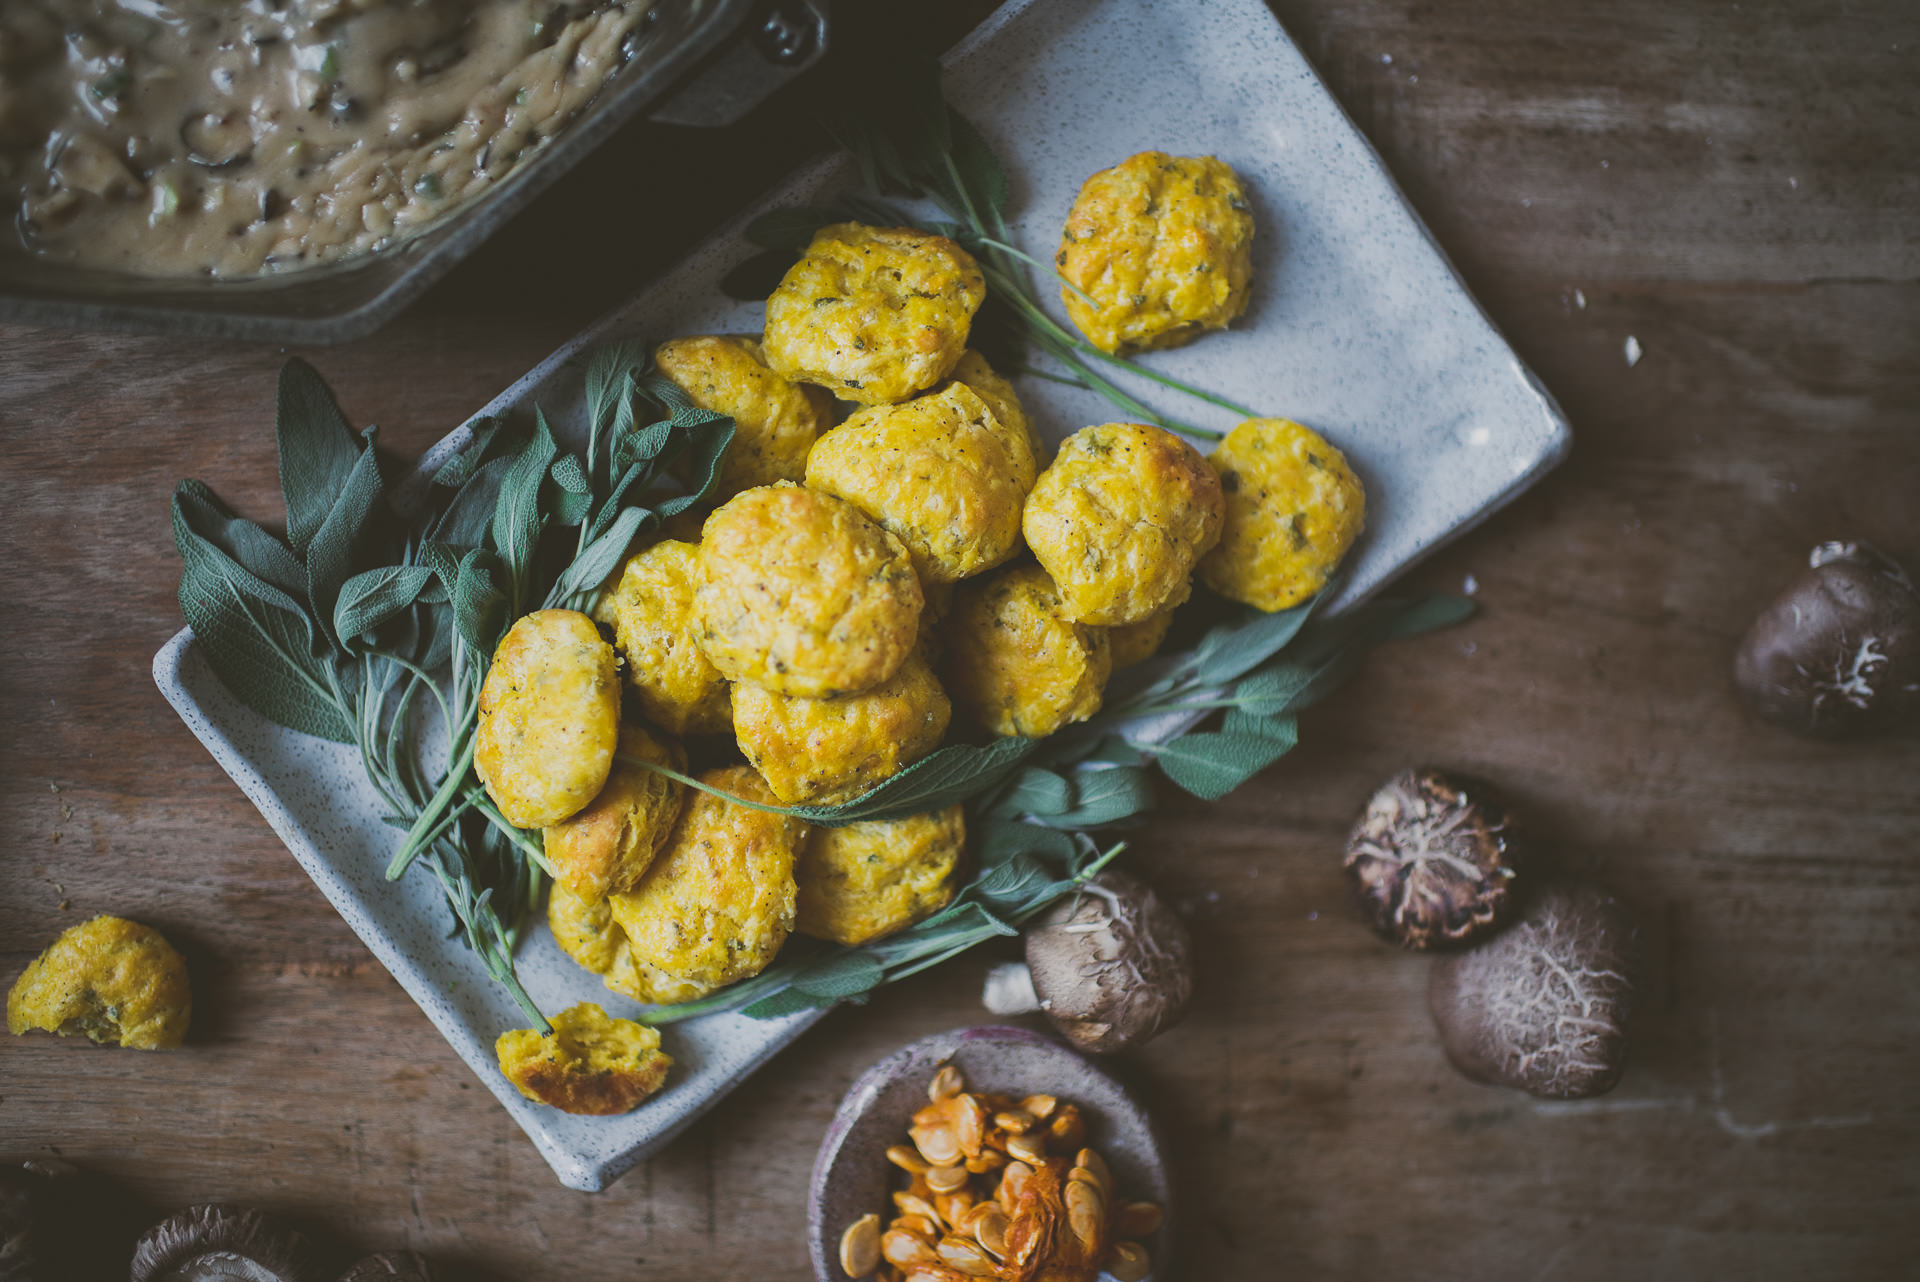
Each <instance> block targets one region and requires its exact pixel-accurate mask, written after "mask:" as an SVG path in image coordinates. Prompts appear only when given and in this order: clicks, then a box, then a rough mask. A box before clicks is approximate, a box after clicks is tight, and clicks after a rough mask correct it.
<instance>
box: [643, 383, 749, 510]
mask: <svg viewBox="0 0 1920 1282" xmlns="http://www.w3.org/2000/svg"><path fill="white" fill-rule="evenodd" d="M692 412H693V413H695V414H703V415H708V412H707V411H705V410H695V411H692ZM674 419H675V426H678V425H679V419H680V415H679V414H678V413H676V414H675V415H674ZM733 432H734V425H733V420H732V419H730V418H728V417H727V416H726V415H724V414H710V415H708V416H707V417H705V418H702V419H700V420H699V421H697V422H693V423H691V424H690V425H689V426H688V427H687V428H686V437H687V444H686V448H685V453H684V455H683V456H682V458H681V461H680V470H681V472H682V474H683V475H685V476H686V477H687V484H688V486H689V487H690V492H688V493H686V494H679V495H675V496H674V497H673V498H670V499H665V500H663V501H662V502H661V504H660V515H661V516H663V517H668V516H678V515H679V514H680V513H682V512H684V511H686V510H687V509H688V508H690V507H692V506H693V505H694V504H696V503H699V502H701V501H703V500H704V499H705V498H706V497H707V495H709V494H711V493H712V492H713V487H714V486H716V485H718V484H719V483H720V465H721V463H722V462H723V461H724V460H725V459H726V456H727V447H728V446H729V445H731V444H732V443H733Z"/></svg>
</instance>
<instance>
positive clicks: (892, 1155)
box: [887, 1144, 931, 1175]
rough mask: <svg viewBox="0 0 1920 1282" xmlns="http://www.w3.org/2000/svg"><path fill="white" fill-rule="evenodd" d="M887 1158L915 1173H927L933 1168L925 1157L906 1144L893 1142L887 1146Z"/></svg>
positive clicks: (905, 1169) (902, 1168)
mask: <svg viewBox="0 0 1920 1282" xmlns="http://www.w3.org/2000/svg"><path fill="white" fill-rule="evenodd" d="M887 1160H888V1161H889V1162H892V1163H893V1164H894V1165H895V1166H897V1167H899V1168H900V1169H901V1170H903V1171H906V1172H908V1173H910V1174H913V1175H925V1174H926V1173H927V1171H928V1170H930V1169H931V1168H930V1167H929V1166H928V1165H927V1161H926V1159H925V1158H923V1157H921V1156H920V1155H919V1154H918V1153H916V1152H914V1151H913V1149H912V1148H910V1147H908V1146H907V1145H905V1144H893V1145H889V1146H888V1148H887Z"/></svg>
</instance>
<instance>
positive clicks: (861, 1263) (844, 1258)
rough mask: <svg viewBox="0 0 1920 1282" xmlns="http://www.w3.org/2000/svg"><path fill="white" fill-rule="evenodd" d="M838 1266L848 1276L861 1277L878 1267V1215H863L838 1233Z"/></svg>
mask: <svg viewBox="0 0 1920 1282" xmlns="http://www.w3.org/2000/svg"><path fill="white" fill-rule="evenodd" d="M840 1267H841V1268H842V1269H845V1270H846V1273H847V1276H848V1277H850V1278H863V1277H866V1276H867V1275H868V1274H869V1273H871V1272H873V1271H874V1270H875V1269H877V1268H879V1267H880V1217H879V1215H877V1214H868V1215H863V1216H861V1217H860V1218H859V1219H857V1220H855V1221H854V1222H853V1223H852V1224H850V1225H848V1226H847V1231H846V1232H845V1233H842V1234H841V1235H840Z"/></svg>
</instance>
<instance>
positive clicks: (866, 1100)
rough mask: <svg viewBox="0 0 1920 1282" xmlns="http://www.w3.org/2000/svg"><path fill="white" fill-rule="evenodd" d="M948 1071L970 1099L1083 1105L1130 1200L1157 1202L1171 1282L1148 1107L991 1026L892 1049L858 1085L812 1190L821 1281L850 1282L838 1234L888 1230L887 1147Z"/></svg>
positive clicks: (1167, 1198)
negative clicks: (984, 1095) (873, 1223)
mask: <svg viewBox="0 0 1920 1282" xmlns="http://www.w3.org/2000/svg"><path fill="white" fill-rule="evenodd" d="M942 1064H952V1065H953V1066H954V1067H955V1068H957V1069H959V1070H960V1075H961V1077H963V1078H964V1079H965V1080H966V1083H967V1089H968V1090H970V1091H992V1092H999V1093H1002V1094H1006V1095H1013V1096H1016V1097H1024V1096H1027V1095H1038V1094H1044V1095H1055V1096H1058V1097H1059V1098H1061V1099H1062V1100H1066V1101H1069V1102H1071V1103H1074V1104H1078V1105H1079V1106H1080V1109H1081V1111H1082V1112H1084V1113H1085V1114H1086V1117H1087V1143H1088V1145H1090V1146H1091V1147H1092V1148H1094V1149H1096V1150H1097V1151H1098V1152H1099V1154H1100V1156H1102V1157H1104V1158H1105V1159H1107V1165H1108V1166H1109V1167H1111V1168H1112V1169H1113V1175H1114V1179H1115V1180H1116V1181H1117V1182H1118V1184H1119V1186H1120V1191H1121V1193H1122V1195H1123V1196H1124V1197H1125V1198H1126V1200H1127V1201H1130V1202H1157V1203H1159V1204H1160V1205H1161V1206H1162V1207H1163V1208H1164V1209H1165V1210H1166V1217H1167V1218H1166V1223H1165V1224H1163V1225H1162V1226H1161V1227H1160V1231H1159V1232H1157V1233H1155V1234H1154V1235H1153V1237H1152V1238H1150V1239H1149V1240H1148V1241H1147V1242H1146V1244H1145V1245H1146V1246H1147V1248H1148V1250H1149V1251H1151V1252H1152V1254H1153V1263H1154V1271H1153V1272H1152V1273H1151V1274H1149V1275H1148V1276H1149V1277H1151V1278H1164V1277H1167V1276H1169V1275H1171V1274H1172V1273H1173V1272H1175V1270H1173V1269H1170V1268H1169V1267H1168V1265H1169V1262H1170V1261H1171V1260H1172V1257H1173V1251H1174V1244H1175V1242H1176V1240H1177V1239H1176V1238H1175V1236H1174V1234H1175V1232H1176V1231H1177V1229H1176V1222H1175V1217H1174V1209H1175V1208H1174V1189H1173V1185H1172V1182H1171V1178H1170V1176H1169V1172H1168V1163H1167V1159H1166V1156H1165V1153H1166V1146H1165V1144H1164V1143H1163V1142H1162V1140H1161V1137H1160V1134H1159V1132H1158V1131H1157V1130H1156V1129H1155V1126H1154V1123H1153V1118H1152V1117H1151V1116H1150V1115H1149V1114H1148V1113H1147V1110H1146V1108H1145V1106H1144V1105H1142V1104H1141V1102H1140V1100H1139V1099H1138V1098H1136V1097H1135V1096H1134V1094H1133V1092H1132V1091H1130V1090H1128V1089H1127V1088H1126V1087H1125V1086H1124V1085H1122V1084H1121V1083H1120V1082H1118V1081H1116V1080H1115V1079H1114V1078H1112V1077H1110V1076H1108V1074H1107V1073H1106V1071H1105V1070H1103V1069H1101V1068H1099V1067H1097V1066H1096V1065H1095V1064H1094V1063H1093V1062H1092V1061H1091V1060H1089V1059H1087V1058H1086V1057H1085V1056H1083V1055H1081V1054H1080V1053H1079V1052H1078V1051H1075V1050H1071V1049H1069V1048H1068V1047H1066V1046H1065V1045H1063V1044H1061V1043H1060V1042H1057V1041H1055V1040H1053V1039H1052V1038H1051V1037H1044V1036H1042V1035H1041V1034H1039V1033H1033V1032H1028V1031H1027V1030H1026V1029H1024V1028H1012V1027H1002V1026H994V1025H987V1026H984V1027H980V1028H956V1029H954V1030H952V1031H951V1032H946V1033H936V1034H934V1035H933V1036H932V1037H925V1038H922V1039H921V1040H919V1041H917V1042H915V1043H913V1044H912V1045H911V1046H907V1047H904V1048H902V1049H901V1050H898V1051H895V1052H894V1053H893V1054H891V1055H889V1056H887V1058H885V1059H883V1060H881V1061H880V1062H879V1063H878V1064H875V1065H874V1066H873V1067H872V1068H870V1069H868V1070H867V1071H866V1072H865V1073H864V1074H862V1075H861V1077H860V1080H859V1081H857V1082H855V1083H854V1084H853V1087H852V1089H851V1090H849V1091H848V1092H847V1094H846V1098H845V1099H843V1100H841V1101H840V1109H839V1111H838V1112H837V1113H835V1114H834V1118H833V1124H832V1125H831V1126H829V1127H828V1128H827V1135H826V1138H825V1139H823V1140H822V1141H821V1142H820V1153H819V1156H817V1157H816V1158H815V1159H814V1162H813V1181H812V1183H811V1185H810V1186H809V1188H808V1192H807V1249H808V1252H809V1253H810V1254H811V1255H812V1257H813V1276H814V1278H815V1279H816V1280H817V1282H846V1274H845V1273H844V1272H842V1271H841V1269H840V1235H841V1234H842V1233H844V1232H846V1228H847V1226H848V1225H849V1224H852V1223H853V1222H854V1221H855V1220H857V1219H859V1218H860V1217H861V1216H863V1215H866V1214H867V1213H869V1212H879V1213H880V1218H881V1222H882V1223H883V1224H884V1223H885V1222H886V1221H887V1220H889V1219H892V1218H893V1217H892V1214H891V1206H890V1204H889V1203H888V1201H887V1195H888V1191H889V1190H890V1188H891V1187H892V1179H893V1172H894V1169H895V1168H894V1167H893V1166H892V1165H891V1164H890V1163H888V1161H887V1146H888V1145H890V1144H904V1143H906V1142H907V1140H906V1134H907V1128H908V1127H909V1126H911V1125H912V1118H913V1112H914V1110H915V1109H917V1108H920V1107H921V1106H922V1105H924V1104H925V1103H926V1102H927V1083H928V1082H929V1081H930V1080H932V1078H933V1075H934V1073H935V1072H937V1071H938V1070H939V1068H940V1066H941V1065H942Z"/></svg>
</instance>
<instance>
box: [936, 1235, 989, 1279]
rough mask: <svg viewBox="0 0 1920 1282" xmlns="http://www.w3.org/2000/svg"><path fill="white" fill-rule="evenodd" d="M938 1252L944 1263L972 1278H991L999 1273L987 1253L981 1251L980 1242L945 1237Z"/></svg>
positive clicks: (941, 1240)
mask: <svg viewBox="0 0 1920 1282" xmlns="http://www.w3.org/2000/svg"><path fill="white" fill-rule="evenodd" d="M936 1250H937V1251H938V1253H939V1256H940V1260H941V1262H942V1263H944V1264H946V1265H949V1266H950V1267H952V1268H955V1269H958V1270H959V1271H960V1272H962V1273H964V1274H966V1275H967V1276H968V1277H971V1278H990V1277H993V1276H994V1275H995V1274H996V1273H998V1272H999V1270H998V1269H996V1268H995V1267H994V1264H993V1261H992V1260H991V1259H989V1258H987V1253H986V1252H985V1251H983V1250H981V1249H980V1244H979V1243H978V1242H969V1241H967V1239H965V1238H963V1237H945V1238H941V1239H940V1245H939V1247H938V1248H936Z"/></svg>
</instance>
